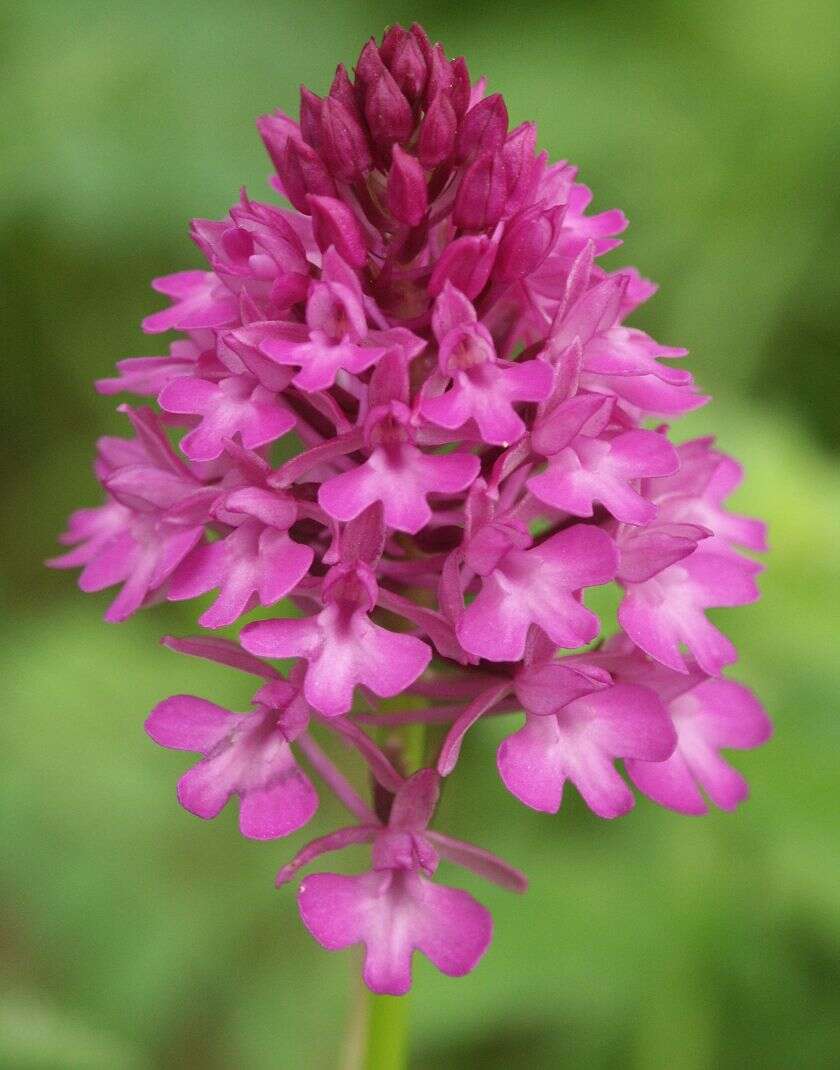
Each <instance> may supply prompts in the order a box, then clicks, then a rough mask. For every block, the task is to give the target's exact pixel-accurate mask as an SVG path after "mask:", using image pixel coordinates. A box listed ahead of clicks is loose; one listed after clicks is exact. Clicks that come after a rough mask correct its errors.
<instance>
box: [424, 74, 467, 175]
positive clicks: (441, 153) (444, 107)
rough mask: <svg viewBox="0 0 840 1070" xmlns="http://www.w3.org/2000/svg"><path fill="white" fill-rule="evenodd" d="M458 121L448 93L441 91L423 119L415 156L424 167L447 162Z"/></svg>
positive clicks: (453, 142)
mask: <svg viewBox="0 0 840 1070" xmlns="http://www.w3.org/2000/svg"><path fill="white" fill-rule="evenodd" d="M457 132H458V120H457V118H456V116H455V109H454V108H453V107H452V102H451V100H450V99H449V95H448V93H446V92H444V91H443V90H441V91H440V92H439V93H438V94H437V96H436V97H435V99H434V100H433V101H432V103H431V104H430V105H429V109H428V111H427V112H426V114H425V116H424V117H423V122H422V125H421V126H420V137H419V140H418V143H417V154H418V156H419V158H420V163H422V165H423V166H424V167H428V168H432V167H437V165H438V164H440V163H443V161H444V160H447V159H448V158H449V156H450V155H451V153H452V149H453V148H454V146H455V138H456V135H457Z"/></svg>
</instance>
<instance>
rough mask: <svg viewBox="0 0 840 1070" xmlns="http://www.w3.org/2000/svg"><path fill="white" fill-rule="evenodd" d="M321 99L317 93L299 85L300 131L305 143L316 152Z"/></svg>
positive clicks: (319, 140) (319, 139)
mask: <svg viewBox="0 0 840 1070" xmlns="http://www.w3.org/2000/svg"><path fill="white" fill-rule="evenodd" d="M322 104H323V101H322V100H321V98H320V97H319V96H318V94H317V93H313V92H312V91H311V90H309V89H307V88H306V86H305V85H302V86H301V87H300V132H301V134H302V136H303V140H304V141H305V142H306V143H307V145H311V146H312V148H313V149H315V151H316V152H318V151H319V150H320V148H321V105H322Z"/></svg>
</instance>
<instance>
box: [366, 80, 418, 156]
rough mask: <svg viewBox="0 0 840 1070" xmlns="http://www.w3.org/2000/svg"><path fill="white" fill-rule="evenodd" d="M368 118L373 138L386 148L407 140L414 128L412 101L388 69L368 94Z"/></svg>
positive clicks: (369, 87)
mask: <svg viewBox="0 0 840 1070" xmlns="http://www.w3.org/2000/svg"><path fill="white" fill-rule="evenodd" d="M365 118H366V119H367V124H368V127H369V129H370V132H371V136H372V137H373V140H374V141H375V142H376V143H377V144H378V145H380V146H382V147H390V146H391V145H392V144H393V143H394V142H399V141H407V140H408V138H409V136H410V134H411V131H412V129H413V127H414V117H413V116H412V114H411V107H410V105H409V103H408V101H407V100H406V99H405V96H404V95H403V93H402V92H401V91H400V88H399V86H398V85H397V83H396V82H395V81H394V78H393V75H392V74H391V72H390V71H388V70H386V69H384V68H383V69H382V72H381V73H380V74H379V76H378V77H377V78H376V79H375V81H373V82H372V83H371V84H370V85H369V86H368V88H367V91H366V93H365Z"/></svg>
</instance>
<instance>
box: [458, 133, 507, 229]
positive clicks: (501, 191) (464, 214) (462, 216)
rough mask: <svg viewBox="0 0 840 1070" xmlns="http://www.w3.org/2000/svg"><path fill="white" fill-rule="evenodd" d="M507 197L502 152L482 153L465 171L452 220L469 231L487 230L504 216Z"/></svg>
mask: <svg viewBox="0 0 840 1070" xmlns="http://www.w3.org/2000/svg"><path fill="white" fill-rule="evenodd" d="M506 199H507V182H506V179H505V163H504V160H503V158H502V154H501V152H482V153H481V155H480V156H478V157H477V158H476V159H475V160H474V161H473V162H472V164H470V166H469V167H468V168H467V170H466V171H465V172H464V176H463V178H462V179H461V185H460V186H459V187H458V193H457V195H456V197H455V208H454V209H453V212H452V220H453V222H454V223H455V225H456V226H457V227H464V228H465V229H467V230H486V229H487V228H488V227H492V226H495V224H496V223H498V222H499V220H500V219H501V218H502V212H503V211H504V207H505V200H506Z"/></svg>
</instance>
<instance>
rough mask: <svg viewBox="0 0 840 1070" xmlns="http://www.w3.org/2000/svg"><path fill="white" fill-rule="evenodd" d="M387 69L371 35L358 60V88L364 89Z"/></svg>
mask: <svg viewBox="0 0 840 1070" xmlns="http://www.w3.org/2000/svg"><path fill="white" fill-rule="evenodd" d="M384 70H385V64H384V63H383V62H382V57H381V56H380V55H379V49H378V48H377V46H376V41H375V40H374V39H373V38H372V37H371V39H370V40H369V41H368V42H367V44H366V45H365V47H364V48H363V49H362V51H361V52H360V53H359V58H358V60H357V61H356V88H357V90H358V89H361V90H362V91H364V90H365V89H366V88H367V87H368V86H370V85H372V84H373V83H374V81H375V80H376V79H377V78H378V77H379V75H380V74H381V73H382V72H383V71H384Z"/></svg>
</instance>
